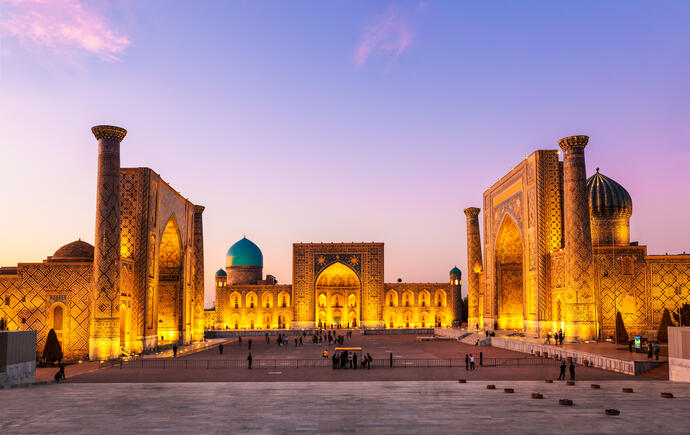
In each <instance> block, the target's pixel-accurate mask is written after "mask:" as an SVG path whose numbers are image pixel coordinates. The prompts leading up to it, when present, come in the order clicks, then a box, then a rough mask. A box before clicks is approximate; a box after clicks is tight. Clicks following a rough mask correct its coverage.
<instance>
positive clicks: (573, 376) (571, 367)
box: [563, 361, 575, 381]
mask: <svg viewBox="0 0 690 435" xmlns="http://www.w3.org/2000/svg"><path fill="white" fill-rule="evenodd" d="M563 364H565V363H563ZM568 370H569V371H570V380H571V381H574V380H575V364H574V363H573V362H572V361H570V367H568ZM563 379H565V374H564V375H563Z"/></svg>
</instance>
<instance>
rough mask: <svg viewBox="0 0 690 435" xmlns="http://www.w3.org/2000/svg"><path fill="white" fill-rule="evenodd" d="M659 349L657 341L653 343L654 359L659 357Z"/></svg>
mask: <svg viewBox="0 0 690 435" xmlns="http://www.w3.org/2000/svg"><path fill="white" fill-rule="evenodd" d="M660 351H661V346H659V342H658V341H657V342H655V343H654V359H656V360H658V359H659V352H660Z"/></svg>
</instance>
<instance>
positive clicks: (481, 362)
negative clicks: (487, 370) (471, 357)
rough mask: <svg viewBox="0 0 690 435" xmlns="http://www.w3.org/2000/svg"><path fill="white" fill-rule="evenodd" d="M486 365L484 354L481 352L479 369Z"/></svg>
mask: <svg viewBox="0 0 690 435" xmlns="http://www.w3.org/2000/svg"><path fill="white" fill-rule="evenodd" d="M483 365H484V352H479V367H481V366H483Z"/></svg>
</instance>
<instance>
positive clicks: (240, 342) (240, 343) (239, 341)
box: [237, 335, 242, 346]
mask: <svg viewBox="0 0 690 435" xmlns="http://www.w3.org/2000/svg"><path fill="white" fill-rule="evenodd" d="M237 342H238V343H239V344H238V346H242V336H241V335H240V337H239V339H238V340H237Z"/></svg>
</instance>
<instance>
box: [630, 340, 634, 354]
mask: <svg viewBox="0 0 690 435" xmlns="http://www.w3.org/2000/svg"><path fill="white" fill-rule="evenodd" d="M634 342H635V341H634V340H628V351H630V353H632V347H633V343H634Z"/></svg>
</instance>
